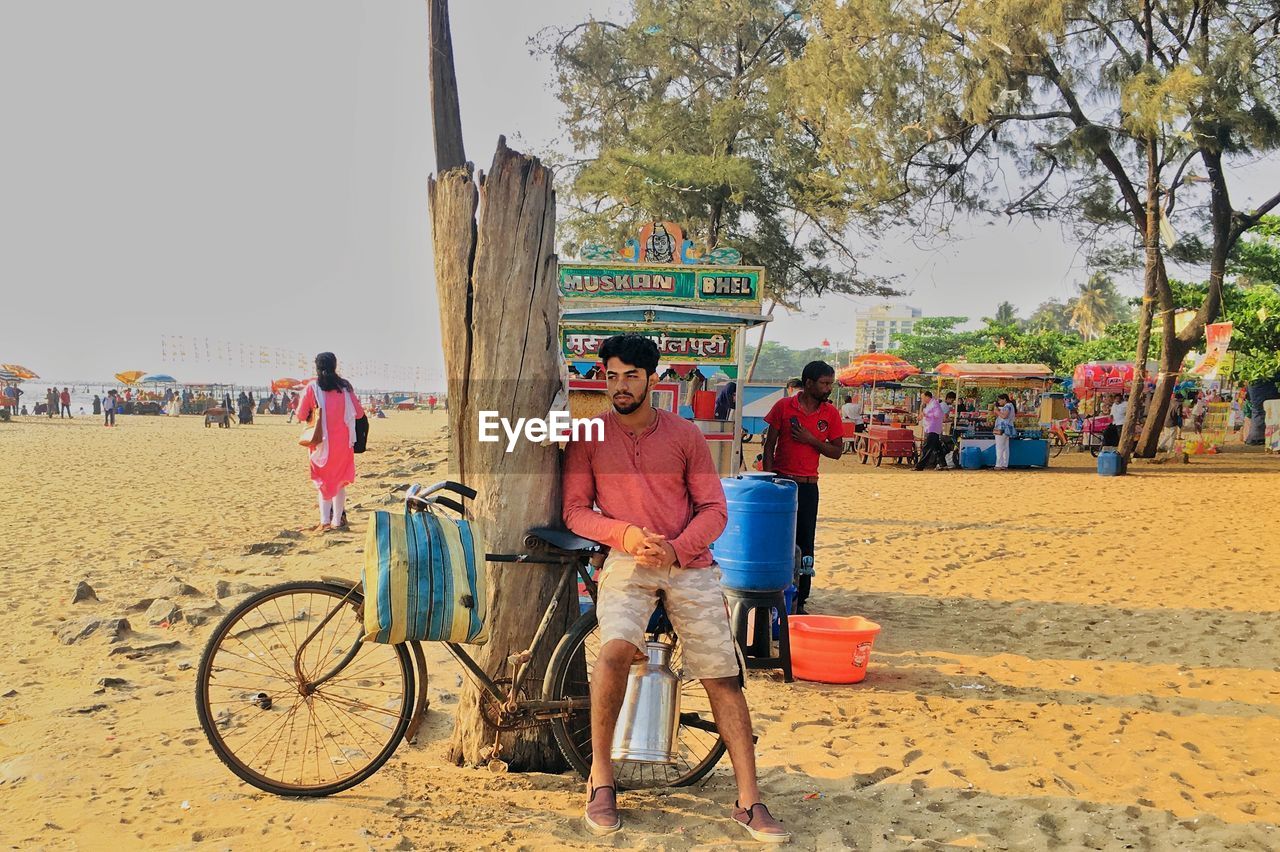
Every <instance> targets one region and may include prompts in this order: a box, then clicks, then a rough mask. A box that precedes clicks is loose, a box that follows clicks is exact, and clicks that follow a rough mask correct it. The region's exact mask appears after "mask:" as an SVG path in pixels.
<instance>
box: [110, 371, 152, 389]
mask: <svg viewBox="0 0 1280 852" xmlns="http://www.w3.org/2000/svg"><path fill="white" fill-rule="evenodd" d="M146 374H147V371H146V370H126V371H124V372H123V373H116V381H118V382H119V383H120V384H122V385H136V384H137V383H138V379H140V378H142V377H143V376H145V375H146Z"/></svg>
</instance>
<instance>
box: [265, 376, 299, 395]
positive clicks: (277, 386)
mask: <svg viewBox="0 0 1280 852" xmlns="http://www.w3.org/2000/svg"><path fill="white" fill-rule="evenodd" d="M305 384H306V382H304V381H302V380H301V379H291V378H288V377H286V378H283V379H276V380H275V381H273V382H272V383H271V392H272V393H275V392H276V391H281V390H297V389H298V388H300V387H302V386H303V385H305Z"/></svg>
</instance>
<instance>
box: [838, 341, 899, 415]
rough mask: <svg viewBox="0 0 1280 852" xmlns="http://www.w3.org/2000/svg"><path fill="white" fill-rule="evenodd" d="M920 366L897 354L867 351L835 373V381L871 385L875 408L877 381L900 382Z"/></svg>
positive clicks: (850, 384) (872, 401)
mask: <svg viewBox="0 0 1280 852" xmlns="http://www.w3.org/2000/svg"><path fill="white" fill-rule="evenodd" d="M919 372H920V368H919V367H917V366H915V365H913V364H908V363H907V362H906V361H903V360H902V359H901V358H899V357H898V356H897V355H890V354H889V353H888V352H868V353H866V354H865V355H857V356H855V357H854V359H853V360H852V361H850V362H849V366H847V367H845V368H844V369H843V370H841V371H839V372H838V373H836V381H837V382H839V383H840V384H842V385H844V386H845V387H859V386H861V385H871V408H873V409H874V408H875V403H876V384H877V383H879V382H900V381H902V380H903V379H905V378H906V377H907V376H914V375H915V374H917V373H919Z"/></svg>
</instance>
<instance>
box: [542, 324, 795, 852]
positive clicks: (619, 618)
mask: <svg viewBox="0 0 1280 852" xmlns="http://www.w3.org/2000/svg"><path fill="white" fill-rule="evenodd" d="M600 360H601V361H602V362H603V363H604V368H605V383H606V388H607V391H608V394H609V397H610V399H611V401H612V402H613V410H612V411H609V412H607V413H606V414H605V415H604V440H602V441H574V442H571V443H570V444H569V446H568V448H567V450H566V453H565V466H564V522H565V525H566V526H568V527H569V529H570V530H572V531H573V532H575V533H577V534H578V535H581V536H585V537H586V538H590V539H594V540H596V541H599V542H602V543H604V544H607V545H609V547H610V548H611V549H612V550H611V552H610V554H609V558H608V559H607V560H606V561H605V564H604V568H603V569H602V570H601V572H600V577H599V592H598V598H597V607H596V614H597V617H598V619H599V623H600V644H601V648H600V654H599V657H598V658H597V660H596V664H595V668H594V669H593V671H592V674H591V754H592V765H591V776H590V778H589V779H588V780H587V789H588V794H589V795H588V799H587V807H586V815H585V819H586V823H587V827H588V828H589V829H590V830H591V831H592V832H593V833H595V834H609V833H611V832H614V831H617V830H618V829H619V828H621V827H622V820H621V818H620V817H619V816H618V802H617V791H616V789H615V787H614V778H613V764H612V762H611V761H610V758H609V753H610V750H611V747H612V743H613V731H614V726H615V725H616V724H617V721H618V713H619V711H620V710H621V707H622V699H623V697H624V695H625V694H626V688H627V675H628V672H629V671H630V668H631V663H632V662H633V660H635V659H637V655H638V654H639V655H640V656H641V657H642V656H643V651H644V648H645V641H646V639H645V629H646V626H647V625H648V623H649V618H650V616H651V615H652V613H653V609H654V606H655V604H656V602H657V599H658V596H659V595H661V596H662V600H663V605H664V607H665V609H666V613H667V617H668V618H669V619H670V621H671V624H672V626H673V627H674V628H675V630H676V633H677V634H678V635H679V636H680V639H681V641H682V643H683V645H684V651H683V653H684V661H685V668H686V671H687V672H688V674H690V675H691V676H693V677H696V678H698V679H700V680H701V681H702V685H703V687H704V688H705V689H706V691H707V696H708V697H709V698H710V700H711V709H712V712H713V713H714V715H715V720H716V724H717V725H718V727H719V729H720V734H721V736H722V737H723V738H724V741H725V745H726V747H727V748H728V750H729V758H730V760H732V761H733V772H734V776H735V778H736V780H737V783H738V801H737V802H735V804H734V808H733V819H734V820H735V821H736V822H737V823H738V824H739V825H741V826H743V828H745V829H746V831H747V832H748V833H750V834H751V836H752V837H754V838H755V839H757V840H760V841H764V842H768V843H785V842H787V841H788V840H790V838H791V835H790V834H789V833H788V832H787V830H786V829H785V828H784V827H783V826H782V824H781V823H779V822H778V821H777V820H775V819H774V818H773V816H772V815H770V813H769V811H768V809H767V808H766V807H765V806H764V804H763V803H762V802H761V801H760V790H759V788H758V787H757V785H756V765H755V747H754V745H753V743H752V738H751V715H750V713H749V711H748V710H747V702H746V699H745V698H744V697H743V694H742V682H741V669H740V668H739V664H738V655H737V649H736V648H735V647H734V641H733V637H732V634H731V633H730V629H729V614H728V608H727V607H726V606H725V601H724V593H723V592H722V591H721V589H720V569H719V568H718V567H717V566H716V564H715V561H714V560H713V558H712V556H711V551H710V549H709V545H710V544H711V543H712V542H713V541H715V540H716V538H717V537H718V536H719V535H720V533H721V532H723V531H724V527H725V523H726V520H727V511H726V507H725V497H724V489H723V488H722V487H721V485H720V477H719V475H718V474H717V473H716V469H715V466H714V465H713V464H712V462H711V452H710V450H709V449H708V447H707V441H706V438H704V437H703V435H702V433H701V431H699V430H698V428H697V427H696V426H694V425H693V424H692V423H689V422H688V421H685V420H683V419H681V418H679V417H677V416H676V415H674V414H671V413H669V412H665V411H659V410H657V409H655V408H654V407H653V405H652V403H651V401H650V390H651V389H652V388H653V385H654V383H655V382H656V381H657V378H658V377H657V369H658V347H657V345H656V344H655V343H654V342H653V341H652V340H649V339H648V338H646V337H641V336H639V335H631V334H629V335H619V336H617V337H611V338H609V339H608V340H606V341H605V342H604V345H603V346H601V348H600ZM597 508H598V511H597ZM744 805H745V807H744Z"/></svg>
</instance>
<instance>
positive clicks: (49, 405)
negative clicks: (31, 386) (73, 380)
mask: <svg viewBox="0 0 1280 852" xmlns="http://www.w3.org/2000/svg"><path fill="white" fill-rule="evenodd" d="M44 406H45V408H44V413H45V414H47V415H48V416H49V419H50V420H52V419H53V415H54V414H56V413H57V411H58V389H57V388H48V389H46V390H45V392H44Z"/></svg>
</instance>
